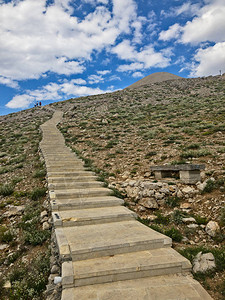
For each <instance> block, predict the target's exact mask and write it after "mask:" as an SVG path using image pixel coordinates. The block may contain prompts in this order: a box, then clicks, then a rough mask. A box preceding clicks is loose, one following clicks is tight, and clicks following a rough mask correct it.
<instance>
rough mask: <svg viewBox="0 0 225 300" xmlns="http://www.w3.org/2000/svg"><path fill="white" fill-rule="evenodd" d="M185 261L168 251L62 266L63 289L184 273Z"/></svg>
mask: <svg viewBox="0 0 225 300" xmlns="http://www.w3.org/2000/svg"><path fill="white" fill-rule="evenodd" d="M190 271H191V263H190V262H189V260H187V259H186V258H184V257H183V256H181V255H180V254H179V253H178V252H176V251H175V250H173V249H171V248H162V249H152V250H147V251H139V252H131V253H124V254H118V255H112V256H106V257H100V258H94V259H88V260H83V261H75V262H72V261H69V262H64V263H63V265H62V286H63V288H68V287H73V286H74V287H77V286H84V285H90V284H99V283H106V282H115V281H120V280H129V279H137V278H144V277H152V276H160V275H168V274H177V273H188V272H190Z"/></svg>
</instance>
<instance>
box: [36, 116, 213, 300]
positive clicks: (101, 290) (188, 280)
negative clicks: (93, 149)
mask: <svg viewBox="0 0 225 300" xmlns="http://www.w3.org/2000/svg"><path fill="white" fill-rule="evenodd" d="M61 118H62V113H61V112H59V111H56V112H55V113H54V115H53V118H52V119H51V120H49V121H47V122H46V123H44V124H43V125H42V126H41V129H42V131H43V140H42V142H41V144H40V146H41V150H42V153H43V155H44V158H45V162H46V167H47V175H48V187H49V196H50V202H51V207H52V216H53V222H54V227H55V233H56V239H57V244H58V248H59V254H60V257H61V259H62V261H63V263H62V288H63V291H62V300H75V299H76V300H87V299H91V300H118V299H121V300H122V299H123V300H128V299H132V300H153V299H154V300H169V299H170V300H171V299H174V300H175V299H176V300H178V299H179V300H184V299H186V300H187V299H191V300H198V299H199V300H200V299H204V300H208V299H212V298H211V297H210V296H209V295H208V294H207V292H206V291H205V290H204V289H203V288H202V287H201V285H200V284H199V283H198V282H197V281H195V280H193V278H192V277H191V275H190V270H191V264H190V262H189V261H188V260H186V259H185V258H184V257H183V256H181V255H180V254H179V253H177V252H176V251H175V250H173V249H172V248H171V245H172V241H171V239H170V238H169V237H167V236H165V235H163V234H161V233H158V232H156V231H154V230H152V229H150V228H148V227H146V226H145V225H143V224H141V223H140V222H138V221H136V219H135V218H136V214H135V213H134V212H132V211H130V210H129V209H127V208H126V207H124V206H123V200H121V199H119V198H116V197H114V196H113V195H112V191H111V190H110V189H108V188H105V187H104V186H103V185H102V183H101V182H98V181H97V180H96V176H95V174H94V173H93V172H90V171H87V170H85V168H84V167H83V163H82V161H81V160H80V159H78V158H77V157H76V155H75V154H74V153H72V152H71V150H70V149H69V148H68V147H66V146H65V142H64V138H63V136H62V134H61V133H60V132H59V130H58V129H57V128H56V125H57V123H58V122H59V121H60V120H61Z"/></svg>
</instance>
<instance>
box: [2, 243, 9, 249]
mask: <svg viewBox="0 0 225 300" xmlns="http://www.w3.org/2000/svg"><path fill="white" fill-rule="evenodd" d="M8 247H9V245H7V244H1V245H0V250H5V249H6V248H8Z"/></svg>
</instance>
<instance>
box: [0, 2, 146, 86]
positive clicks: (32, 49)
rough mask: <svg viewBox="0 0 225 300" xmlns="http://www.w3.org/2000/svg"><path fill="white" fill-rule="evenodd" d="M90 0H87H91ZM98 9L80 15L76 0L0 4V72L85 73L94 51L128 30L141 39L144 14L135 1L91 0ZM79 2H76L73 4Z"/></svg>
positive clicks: (17, 75) (11, 75)
mask: <svg viewBox="0 0 225 300" xmlns="http://www.w3.org/2000/svg"><path fill="white" fill-rule="evenodd" d="M86 2H87V1H86ZM88 2H93V3H95V8H94V11H92V12H90V13H88V14H87V15H86V16H85V17H83V19H82V18H80V19H78V18H77V17H76V16H74V15H72V12H73V7H72V5H70V3H72V1H70V0H54V2H53V3H52V4H51V5H47V0H39V1H34V0H23V1H12V2H7V3H2V4H1V5H0V65H1V71H0V76H2V77H4V78H8V79H10V80H25V79H38V78H40V77H41V76H43V75H44V74H46V73H47V72H49V71H50V72H54V73H57V74H65V75H70V74H79V73H82V72H83V71H84V70H85V62H86V61H87V60H91V58H92V55H93V53H95V52H96V51H97V52H100V51H102V50H103V49H104V48H107V47H109V46H112V45H114V44H115V42H116V39H117V38H118V37H119V36H120V35H121V34H124V33H129V34H132V33H134V37H135V39H136V40H138V39H139V40H140V39H141V29H142V24H143V22H144V18H141V17H138V16H137V6H136V3H135V1H134V0H123V1H121V0H112V9H111V7H110V6H108V3H109V1H108V0H93V1H88ZM73 5H76V4H75V3H73Z"/></svg>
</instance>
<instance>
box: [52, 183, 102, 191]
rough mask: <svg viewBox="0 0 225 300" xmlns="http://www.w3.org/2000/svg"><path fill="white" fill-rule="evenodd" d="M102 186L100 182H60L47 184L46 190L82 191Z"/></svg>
mask: <svg viewBox="0 0 225 300" xmlns="http://www.w3.org/2000/svg"><path fill="white" fill-rule="evenodd" d="M102 186H104V182H101V181H79V182H76V181H73V182H62V183H49V184H48V189H49V190H51V191H52V190H53V191H57V190H61V191H62V190H70V189H84V188H87V189H89V188H98V187H102Z"/></svg>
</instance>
